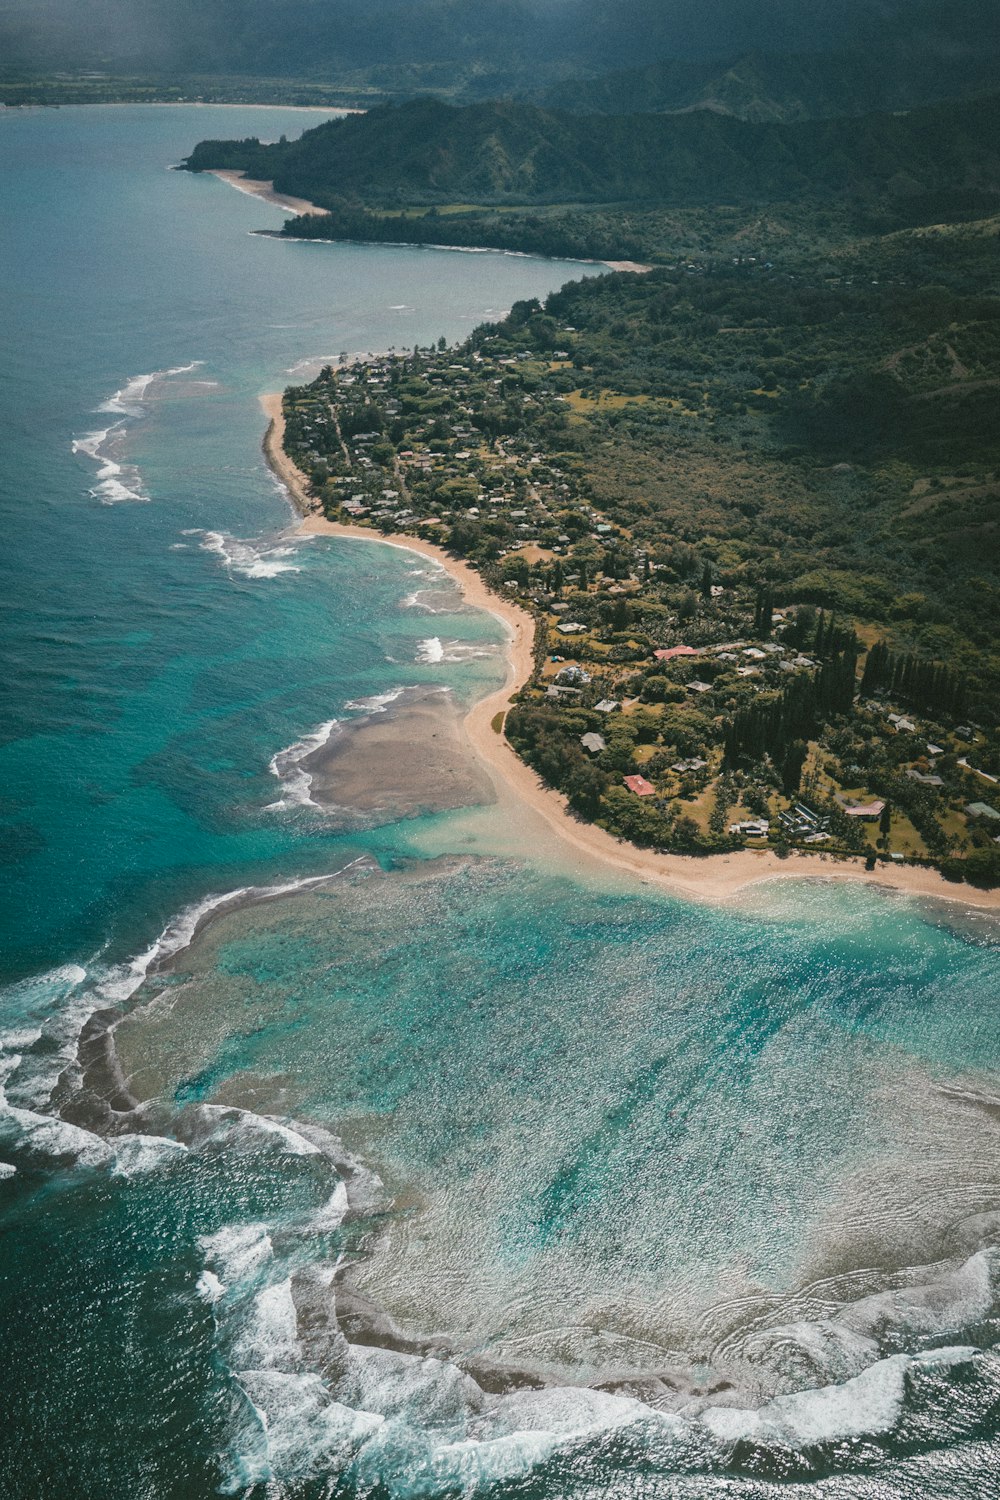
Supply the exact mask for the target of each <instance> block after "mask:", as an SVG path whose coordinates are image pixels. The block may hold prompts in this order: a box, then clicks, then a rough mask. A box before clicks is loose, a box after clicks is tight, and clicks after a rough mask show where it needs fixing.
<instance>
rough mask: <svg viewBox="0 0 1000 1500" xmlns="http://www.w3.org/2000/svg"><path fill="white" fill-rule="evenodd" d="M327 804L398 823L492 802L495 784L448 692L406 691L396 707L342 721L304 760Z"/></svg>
mask: <svg viewBox="0 0 1000 1500" xmlns="http://www.w3.org/2000/svg"><path fill="white" fill-rule="evenodd" d="M302 769H303V770H304V771H306V772H307V773H308V775H309V776H310V778H311V786H310V789H309V795H310V796H311V797H312V799H313V801H314V802H318V803H319V804H320V806H321V807H326V808H329V809H331V810H334V809H340V808H343V809H346V810H348V811H349V812H350V813H357V812H361V813H378V814H380V815H381V816H382V817H385V816H388V817H389V819H390V820H391V821H393V822H395V821H396V820H397V819H399V818H413V817H418V816H419V815H421V814H423V813H434V812H444V811H446V810H448V809H450V808H456V807H477V806H482V805H483V804H484V803H488V802H492V801H493V800H494V795H495V794H494V790H493V783H492V780H491V778H490V776H489V775H488V774H487V772H486V770H485V769H484V767H483V766H482V765H481V764H480V762H479V760H478V759H477V757H476V756H475V755H474V754H473V753H472V752H471V747H470V745H469V743H468V739H467V735H466V730H465V720H464V716H463V714H462V712H461V710H460V709H459V708H458V706H457V704H456V703H455V702H454V700H453V699H452V696H451V694H450V693H448V692H446V691H443V690H442V689H441V688H437V687H414V688H406V689H404V691H403V693H402V694H401V695H400V697H399V698H398V699H397V700H396V702H394V703H390V704H389V705H388V706H387V707H386V708H383V709H381V710H378V711H376V712H375V713H372V714H369V715H368V716H366V717H365V718H363V719H357V720H355V721H353V722H347V723H345V724H340V725H338V726H337V727H336V729H335V730H334V733H333V735H332V736H331V738H330V739H329V741H328V742H327V743H326V744H325V745H323V746H322V747H321V748H320V749H319V750H316V751H314V752H313V754H312V755H310V756H308V757H307V758H306V759H305V760H304V761H302Z"/></svg>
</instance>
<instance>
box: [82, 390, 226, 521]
mask: <svg viewBox="0 0 1000 1500" xmlns="http://www.w3.org/2000/svg"><path fill="white" fill-rule="evenodd" d="M200 363H201V362H200V360H195V361H193V362H192V363H191V364H188V365H177V366H175V367H174V368H173V369H170V370H152V371H150V373H149V374H146V375H133V377H132V379H131V380H127V381H126V382H125V384H124V385H123V386H122V387H121V389H120V390H117V391H115V393H114V395H113V396H109V397H108V399H107V400H106V401H102V402H101V404H100V406H99V407H98V408H97V409H98V411H100V412H107V413H109V414H113V415H115V416H117V417H118V418H119V420H118V421H117V422H112V423H110V424H109V425H108V426H107V427H103V428H97V429H96V430H95V431H94V432H88V433H86V434H85V435H84V436H83V437H80V438H74V439H73V443H72V452H73V453H81V454H83V455H84V457H86V458H89V459H91V460H92V461H93V462H94V463H95V464H96V465H97V482H96V483H95V485H94V486H93V488H92V489H91V491H90V494H91V495H92V496H93V498H94V499H95V500H100V501H101V503H102V505H119V504H121V503H122V502H123V501H129V500H131V501H146V500H148V499H149V495H148V494H147V493H146V491H145V488H144V487H143V482H142V476H141V474H140V473H139V470H138V469H137V468H136V466H135V464H129V463H123V462H120V449H121V444H122V442H123V440H124V437H125V433H126V431H127V423H128V421H129V419H136V418H139V417H142V416H144V415H145V407H144V406H143V402H144V401H145V399H146V395H147V392H148V391H149V388H150V386H152V385H154V384H155V383H156V382H157V381H158V380H167V379H169V378H170V377H171V376H173V375H188V374H190V372H191V371H192V370H196V369H198V367H199V365H200Z"/></svg>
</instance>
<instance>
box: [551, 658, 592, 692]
mask: <svg viewBox="0 0 1000 1500" xmlns="http://www.w3.org/2000/svg"><path fill="white" fill-rule="evenodd" d="M589 681H590V673H589V672H585V671H584V670H583V668H582V667H577V666H574V665H573V664H572V663H570V665H569V666H568V667H563V669H562V671H561V672H557V673H556V682H562V683H565V684H566V685H567V686H568V687H586V685H587V683H588V682H589Z"/></svg>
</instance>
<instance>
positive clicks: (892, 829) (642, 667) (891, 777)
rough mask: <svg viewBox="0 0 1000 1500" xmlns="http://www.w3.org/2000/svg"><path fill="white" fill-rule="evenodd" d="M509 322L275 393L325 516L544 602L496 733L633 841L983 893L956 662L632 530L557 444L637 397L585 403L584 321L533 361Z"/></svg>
mask: <svg viewBox="0 0 1000 1500" xmlns="http://www.w3.org/2000/svg"><path fill="white" fill-rule="evenodd" d="M529 310H530V309H529ZM514 311H515V314H516V313H517V309H515V310H514ZM511 322H514V320H513V319H512V320H511V321H510V322H508V323H506V324H503V325H499V326H495V327H492V328H491V327H489V326H487V327H485V328H483V329H480V330H477V332H476V334H474V335H473V337H472V339H471V340H470V341H469V342H468V343H467V344H466V345H465V346H463V347H462V348H461V349H459V350H455V349H454V348H451V349H449V348H447V347H445V344H444V340H441V341H440V343H439V345H438V346H437V347H436V348H432V349H414V350H413V351H412V352H407V353H391V354H388V355H384V356H379V357H371V358H368V359H367V360H363V361H348V360H347V357H346V355H345V356H342V358H341V362H340V364H339V366H338V367H333V366H327V367H325V368H324V369H323V371H322V372H321V374H320V375H319V376H318V378H317V379H316V380H314V381H313V382H311V383H310V384H308V385H303V386H298V387H293V388H291V389H290V390H288V391H286V393H285V396H284V403H283V412H284V417H285V433H284V447H285V451H286V453H287V455H288V457H289V458H290V459H291V460H292V461H293V462H294V463H295V464H296V466H297V467H298V468H299V469H300V470H301V471H302V472H303V473H304V474H305V475H306V477H307V479H308V481H309V487H310V491H311V494H312V495H313V497H314V504H315V507H316V509H317V510H318V511H321V512H322V513H323V514H324V515H325V516H327V517H328V518H329V519H331V520H334V521H341V522H345V523H351V524H355V525H362V526H369V527H371V528H373V529H374V530H375V531H377V532H379V533H381V534H383V535H390V534H400V533H401V534H407V535H411V536H417V537H420V538H423V539H424V540H426V541H431V542H437V543H439V544H440V545H442V546H444V547H445V548H447V549H448V550H449V551H450V552H452V553H453V554H455V555H457V556H459V557H461V558H463V559H465V560H466V561H467V562H468V563H469V564H470V565H471V566H473V567H475V568H477V569H478V570H479V571H480V572H481V574H482V576H483V578H484V581H486V582H487V583H488V584H489V585H490V586H491V587H492V588H493V589H494V590H496V591H497V592H500V593H502V594H504V595H505V596H507V597H509V598H512V599H514V600H515V601H517V602H518V603H520V604H522V605H523V606H524V607H525V608H526V609H528V610H530V611H531V612H532V614H533V615H534V616H535V618H536V621H537V631H536V653H535V657H536V666H535V672H534V675H533V678H532V680H531V681H530V683H528V684H527V685H526V686H525V687H524V688H523V689H522V691H521V692H520V693H519V694H518V697H517V700H516V702H515V705H514V707H513V708H512V709H511V710H510V712H509V713H508V714H507V716H506V722H505V723H504V724H497V725H496V726H495V727H496V728H497V729H498V730H500V729H502V730H504V731H505V732H506V734H507V737H508V739H509V740H510V742H511V743H512V744H513V746H514V748H515V749H516V750H517V751H518V752H519V753H520V754H521V755H522V756H523V758H524V759H525V760H527V761H528V762H529V764H531V765H532V766H533V767H534V769H535V770H536V771H537V772H538V774H539V775H540V776H541V777H542V779H543V780H544V781H545V782H546V783H547V784H549V785H550V786H553V787H555V788H557V789H558V790H560V791H562V792H564V793H565V794H566V796H567V798H568V800H569V803H570V806H571V807H572V808H573V809H574V811H575V812H576V813H577V814H578V815H579V816H581V817H583V818H586V819H587V820H590V821H594V822H596V823H598V824H599V825H600V826H602V827H605V828H607V829H608V830H609V831H610V832H612V833H614V834H616V835H617V836H619V837H622V838H625V839H629V840H631V841H632V842H634V843H636V844H639V845H642V846H646V847H653V848H661V849H664V850H671V851H677V852H687V853H692V854H696V853H708V852H716V851H723V850H727V849H734V848H740V847H747V848H771V849H772V850H775V851H776V852H778V853H779V854H781V853H784V852H787V851H789V850H791V849H792V848H801V849H808V850H810V851H815V852H818V853H821V854H825V855H829V856H835V857H841V858H843V857H851V858H855V859H858V858H862V859H864V860H865V861H866V862H867V864H868V867H869V868H874V867H875V865H876V864H877V862H879V861H896V862H904V861H910V862H919V863H926V864H933V865H936V866H937V867H938V868H940V869H941V870H942V872H943V873H944V874H945V875H947V876H950V877H951V878H953V879H959V880H961V879H967V880H969V881H971V882H973V883H977V884H995V883H997V881H998V880H1000V764H998V760H997V749H996V746H995V745H992V744H991V743H990V742H989V739H988V737H987V735H986V734H984V732H983V731H981V730H980V729H979V728H978V727H977V726H976V725H975V724H971V723H969V722H968V721H967V714H966V711H965V707H964V692H963V684H962V682H961V680H960V678H959V677H958V676H957V675H956V674H955V673H953V672H952V671H951V670H950V669H949V668H948V665H947V664H946V663H933V662H926V661H921V660H917V659H916V658H913V657H908V656H905V655H902V654H898V653H894V652H893V651H892V649H891V644H890V643H887V642H885V641H884V640H882V639H881V638H880V635H879V632H878V630H877V629H875V628H873V627H872V626H871V625H870V624H866V623H865V622H864V621H859V620H852V619H844V618H840V619H838V618H836V617H834V616H831V615H830V614H828V613H826V612H825V611H824V610H822V609H820V608H816V607H814V606H812V605H802V604H798V605H796V604H795V603H794V602H792V603H785V602H784V601H782V600H781V599H780V598H773V597H772V593H771V590H770V588H769V587H768V586H767V585H766V583H761V582H758V583H755V584H754V585H752V586H751V585H748V584H747V581H746V580H745V578H742V577H741V578H731V577H728V576H727V574H726V572H725V570H724V569H719V570H717V569H716V568H715V567H714V566H713V565H712V563H711V560H710V559H708V558H706V557H700V556H699V555H698V551H697V549H696V548H692V547H690V546H688V545H678V544H677V542H676V539H674V538H671V537H668V536H664V537H663V538H662V540H660V541H657V542H655V543H651V542H650V541H649V539H648V538H647V539H645V540H644V541H636V539H635V538H634V536H633V535H632V531H631V529H630V528H629V527H628V526H626V525H623V524H620V523H619V522H616V521H615V520H614V519H613V518H611V517H609V516H608V515H606V514H602V513H601V512H600V511H599V510H598V509H597V508H596V507H595V505H594V504H593V502H592V498H591V496H590V495H589V494H588V485H587V476H586V471H585V466H583V465H581V463H580V461H579V457H578V454H577V453H576V452H575V451H573V449H572V446H571V445H568V444H566V443H565V441H564V437H563V435H564V434H565V433H566V432H567V430H568V429H570V428H571V427H572V425H573V424H574V422H579V421H581V420H583V419H584V418H585V414H586V412H587V410H588V408H591V407H593V405H594V404H595V403H602V404H604V405H607V406H609V407H611V408H612V409H613V407H614V405H615V403H616V402H619V403H624V402H625V401H626V400H628V399H633V400H634V399H636V398H634V397H633V398H628V397H625V396H618V395H616V393H615V392H613V391H601V392H599V393H598V394H597V395H596V397H595V396H594V394H593V393H592V392H591V393H590V394H584V391H583V389H582V388H581V380H580V376H579V372H578V370H577V369H576V368H575V367H574V334H575V330H574V329H573V328H571V327H565V328H563V329H561V330H559V339H560V340H561V346H560V347H554V348H549V349H546V350H544V351H540V350H539V349H538V348H537V347H519V346H518V340H517V337H516V331H517V330H516V326H515V327H514V328H512V327H511ZM640 399H641V398H640ZM561 439H562V441H561Z"/></svg>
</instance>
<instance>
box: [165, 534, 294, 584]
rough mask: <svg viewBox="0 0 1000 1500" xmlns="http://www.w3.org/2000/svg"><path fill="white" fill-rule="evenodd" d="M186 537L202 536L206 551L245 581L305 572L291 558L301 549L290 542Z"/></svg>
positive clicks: (203, 536)
mask: <svg viewBox="0 0 1000 1500" xmlns="http://www.w3.org/2000/svg"><path fill="white" fill-rule="evenodd" d="M185 535H191V536H200V537H201V538H202V540H201V544H200V545H201V548H202V551H203V552H214V553H215V555H216V556H217V557H221V558H222V561H223V563H224V564H225V566H226V567H227V568H228V569H229V572H230V573H239V574H240V575H241V576H242V577H243V578H277V577H278V576H279V574H281V573H300V572H301V571H302V570H301V568H299V567H298V566H297V565H296V564H295V563H294V562H290V561H289V559H290V558H294V557H295V556H297V554H298V547H297V546H296V545H294V544H290V543H278V544H275V543H273V542H251V541H242V540H241V539H240V538H239V537H235V536H227V535H226V533H225V532H222V531H200V532H189V533H185Z"/></svg>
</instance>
